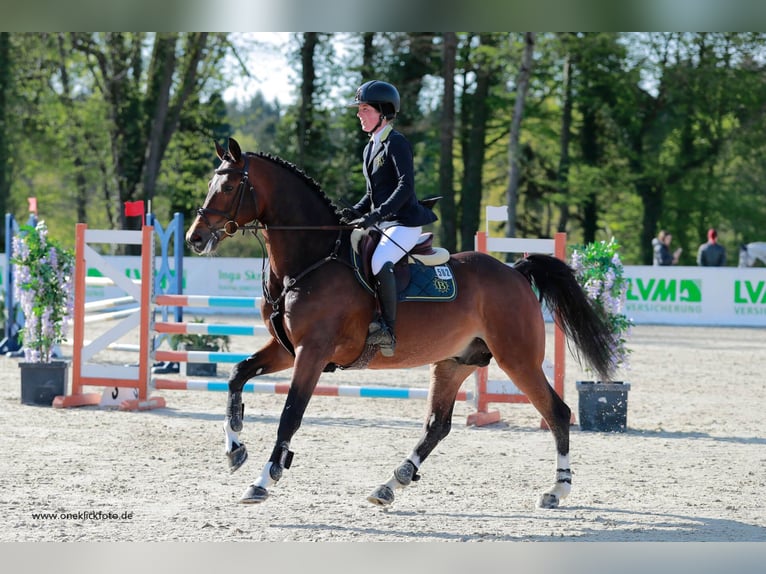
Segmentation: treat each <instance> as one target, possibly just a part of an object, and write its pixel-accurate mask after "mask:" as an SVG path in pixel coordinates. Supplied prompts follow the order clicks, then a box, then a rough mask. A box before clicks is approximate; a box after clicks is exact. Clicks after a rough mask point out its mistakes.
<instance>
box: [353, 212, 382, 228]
mask: <svg viewBox="0 0 766 574" xmlns="http://www.w3.org/2000/svg"><path fill="white" fill-rule="evenodd" d="M378 221H380V214H379V213H377V212H375V211H371V212H370V213H368V214H367V215H364V216H363V217H359V218H357V219H354V220H353V221H351V222H349V225H353V226H354V227H359V228H361V229H367V228H368V227H372V226H373V225H375V224H376V223H377V222H378Z"/></svg>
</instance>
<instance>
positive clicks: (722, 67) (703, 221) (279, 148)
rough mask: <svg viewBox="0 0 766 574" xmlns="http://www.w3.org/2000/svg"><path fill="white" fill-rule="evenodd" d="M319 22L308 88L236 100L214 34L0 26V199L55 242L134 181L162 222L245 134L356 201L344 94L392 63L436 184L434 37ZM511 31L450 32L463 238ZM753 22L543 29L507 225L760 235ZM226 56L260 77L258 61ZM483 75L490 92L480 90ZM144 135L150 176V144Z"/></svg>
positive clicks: (507, 63) (124, 196)
mask: <svg viewBox="0 0 766 574" xmlns="http://www.w3.org/2000/svg"><path fill="white" fill-rule="evenodd" d="M306 37H307V36H306V35H305V34H302V33H301V34H295V35H294V36H292V37H291V40H290V42H289V43H288V44H287V45H286V46H285V47H283V49H285V50H287V51H288V52H290V57H291V60H290V62H291V66H290V67H291V68H292V70H286V71H285V76H286V77H291V78H293V79H294V83H295V89H294V92H295V94H296V95H297V94H300V92H301V90H300V88H301V83H300V78H301V77H302V75H301V66H302V60H301V58H300V56H301V50H300V48H301V46H302V45H303V44H302V42H304V41H305V39H306ZM313 38H315V39H316V40H317V43H316V45H315V51H314V60H313V69H314V71H315V76H314V82H313V91H312V92H311V94H310V101H308V102H303V101H301V100H300V99H297V100H296V101H295V103H294V104H289V105H285V104H283V103H276V102H273V103H269V102H266V101H264V98H263V96H262V95H260V94H256V95H255V96H253V98H252V99H251V100H250V101H245V102H239V103H238V105H237V106H236V107H235V106H234V105H233V104H232V103H231V102H224V101H223V98H222V96H221V94H223V93H225V90H226V88H227V87H228V85H230V83H231V78H232V77H233V75H232V73H231V72H232V70H231V68H232V66H225V65H221V63H222V58H223V56H224V54H230V53H231V49H232V45H233V44H232V41H231V40H232V38H231V37H229V36H228V35H226V34H207V35H205V34H199V33H163V34H152V33H46V34H17V33H5V34H3V36H2V39H3V41H4V42H5V40H7V42H5V43H4V44H3V46H5V48H4V51H3V53H7V56H5V58H4V59H2V58H0V73H1V74H3V77H4V78H5V77H8V81H7V82H2V84H3V85H2V93H3V95H4V97H5V98H6V100H5V103H4V104H3V105H4V108H5V110H6V111H5V119H4V121H5V123H3V124H1V125H0V132H2V133H0V173H1V174H3V175H4V177H5V182H6V183H5V185H3V184H2V181H3V178H2V177H0V205H3V201H5V209H6V210H7V211H10V212H12V213H14V214H15V215H16V216H17V219H25V218H26V206H27V201H26V200H27V197H28V196H35V197H37V198H38V204H39V206H40V214H41V216H43V217H45V218H46V220H47V221H48V223H49V225H50V233H51V235H52V237H54V238H56V239H57V240H60V241H61V242H62V244H64V245H72V244H73V242H74V240H73V233H72V229H73V226H74V224H75V222H77V221H84V222H87V223H88V224H89V225H90V226H91V227H96V228H119V227H121V226H122V225H123V223H124V222H123V221H122V201H124V200H128V199H130V200H135V199H140V198H145V199H147V198H152V207H153V211H154V212H155V214H156V215H157V216H158V218H159V220H160V221H167V220H169V219H170V217H171V216H172V214H173V213H174V212H175V211H181V212H182V213H184V214H185V215H186V216H187V218H191V216H192V215H193V213H194V211H193V210H194V209H195V208H196V207H197V206H198V205H199V204H200V203H202V201H203V198H204V195H205V189H206V183H207V181H208V179H209V178H210V176H211V173H212V170H213V168H214V167H215V163H216V158H215V156H214V154H213V146H212V141H213V140H218V141H223V140H224V139H225V138H226V137H227V136H229V135H234V136H235V137H238V139H239V140H240V141H241V142H242V144H243V149H248V150H250V151H266V152H269V153H273V154H276V155H280V156H282V157H284V158H285V159H286V160H288V161H291V162H293V163H296V164H297V165H298V166H299V167H301V168H302V169H304V170H305V171H306V172H307V173H308V174H309V175H311V176H312V177H313V178H314V179H316V180H317V181H318V182H320V184H321V185H322V188H323V189H324V190H325V192H326V193H327V194H328V195H329V196H330V197H331V198H333V199H334V200H336V201H341V200H343V201H347V202H355V201H356V200H358V199H359V197H360V196H361V194H362V193H364V180H363V177H362V172H361V160H360V158H361V149H362V146H363V145H364V143H365V134H363V133H362V132H361V130H360V129H359V123H358V120H357V119H356V117H355V115H354V111H353V110H352V109H349V108H347V107H345V104H346V103H347V102H348V101H349V100H350V99H351V98H352V96H353V93H354V90H355V88H356V86H358V85H359V84H360V83H361V82H362V81H364V80H367V79H371V78H381V79H385V80H388V81H391V82H392V83H394V84H396V85H397V86H398V87H399V88H400V91H401V93H402V112H401V114H400V117H399V119H398V120H397V128H398V129H400V130H402V131H403V132H404V133H405V134H406V135H407V137H408V139H410V141H411V143H412V144H413V147H414V150H415V167H416V176H415V178H416V193H417V194H418V196H419V197H425V196H427V195H439V194H442V192H443V190H441V189H440V188H439V176H438V172H439V169H438V166H439V159H440V158H439V154H440V147H439V135H440V133H439V122H440V121H441V120H442V114H443V110H442V109H441V92H440V90H441V89H442V85H443V83H442V81H441V78H440V74H441V65H442V62H441V56H442V54H441V48H442V46H441V36H440V35H439V34H433V33H406V32H389V33H367V34H355V33H343V34H325V33H321V34H316V35H315V36H314V37H313ZM521 38H522V34H520V33H481V34H479V33H471V32H462V33H458V34H457V39H458V56H457V61H456V66H457V67H456V70H455V91H456V109H455V117H454V133H455V139H454V153H453V155H452V161H453V164H454V170H453V171H454V179H455V181H454V190H455V212H456V213H455V217H456V222H455V223H456V224H457V225H456V226H455V228H456V230H458V231H459V232H460V233H461V235H462V237H461V238H460V240H461V241H460V242H459V243H460V244H461V245H463V246H470V245H472V244H473V237H472V236H473V233H474V232H475V231H476V229H477V227H480V226H482V222H481V214H482V213H483V207H484V206H486V205H503V204H504V203H505V201H506V200H505V192H506V188H507V185H508V164H509V158H508V130H509V127H510V123H511V120H512V119H513V118H512V113H513V102H514V100H515V96H516V94H515V91H516V85H515V82H516V78H517V76H518V72H519V62H520V54H521V50H522V44H521ZM763 39H764V35H763V34H735V33H634V34H618V33H606V32H603V33H567V34H554V33H540V34H538V36H537V43H536V53H535V59H534V67H533V71H532V76H531V79H530V89H529V94H528V96H527V105H526V107H525V111H524V117H523V121H522V126H521V145H522V154H523V157H522V161H521V179H520V182H519V186H520V187H519V201H518V205H517V221H516V228H517V234H518V235H521V236H527V237H550V236H552V235H553V233H555V232H556V231H558V230H560V229H561V230H566V231H567V233H568V236H569V238H570V242H575V243H577V242H585V241H586V238H588V239H590V238H591V237H592V238H593V239H594V240H596V241H598V240H601V239H608V238H610V237H612V236H614V237H617V238H618V239H619V241H620V244H621V245H622V246H624V247H623V250H622V253H621V255H622V258H623V261H625V262H628V263H630V264H640V263H648V261H649V259H648V255H649V253H650V240H651V238H652V237H654V236H655V235H656V231H657V230H658V228H659V227H667V228H669V229H670V230H671V231H672V232H673V234H674V237H675V241H676V243H677V245H679V246H681V247H683V248H684V255H683V256H682V257H683V258H682V263H686V264H692V263H693V257H694V253H695V252H696V247H697V245H698V244H699V243H701V242H702V241H704V238H705V231H706V230H707V228H708V227H711V226H715V227H716V228H718V230H719V237H720V241H721V243H722V244H723V245H724V246H725V247H727V249H728V250H729V252H730V254H732V253H734V252H735V251H736V248H737V245H738V244H739V243H742V242H746V241H753V240H759V239H762V238H763V237H762V229H763V228H764V226H766V204H765V203H764V202H763V200H762V184H761V182H762V180H763V179H764V177H766V168H765V167H764V164H763V162H762V157H763V155H764V153H763V152H764V147H766V135H764V134H765V133H766V132H764V130H763V129H762V121H761V114H762V112H761V107H762V102H763V101H764V100H766V84H764V83H763V82H762V80H761V78H762V76H763V72H764V67H765V66H764V64H763V61H764V58H763V45H764V43H763ZM201 46H202V51H198V48H200V47H201ZM238 49H239V50H240V52H241V53H239V54H238V57H239V59H240V60H241V61H245V60H247V54H246V53H245V52H244V50H245V48H242V47H238ZM304 55H305V54H304ZM192 63H196V64H197V66H196V67H190V66H191V64H192ZM565 63H568V64H569V67H568V68H566V67H565ZM163 64H164V65H167V66H168V67H167V68H165V67H163ZM163 70H165V71H167V72H168V75H164V72H163ZM565 71H566V72H567V73H568V74H569V76H568V78H569V79H570V84H569V85H570V87H571V91H570V92H569V93H567V92H565V91H564V86H565V85H567V84H566V83H565V82H564V81H563V80H564V77H565V76H564V74H565ZM236 73H240V74H241V73H252V74H253V75H254V76H255V77H258V79H263V78H261V77H259V76H258V73H257V71H256V70H254V69H253V68H252V67H250V68H247V69H246V70H242V69H239V68H238V69H237V71H236ZM191 77H194V81H193V83H191V84H186V83H185V82H186V81H187V80H188V78H191ZM484 80H488V81H489V84H488V87H487V90H486V92H482V91H479V85H480V82H481V81H484ZM187 88H188V89H187ZM187 94H188V97H186V99H185V100H183V99H182V96H184V97H185V95H187ZM163 102H165V103H167V110H164V108H163V105H164V104H163ZM181 102H183V103H182V105H181V106H180V108H179V107H177V106H178V104H181ZM567 105H569V106H570V107H571V124H570V125H569V127H568V129H569V130H570V133H569V139H568V147H567V151H568V154H567V156H566V157H565V155H564V154H563V153H562V148H561V144H562V141H563V139H562V130H563V129H564V125H565V124H564V122H563V121H562V120H563V118H564V110H565V108H566V106H567ZM174 106H175V107H174ZM301 106H308V107H310V109H308V110H307V109H303V110H302V109H301ZM0 107H2V106H0ZM163 110H164V111H166V112H167V114H165V115H163ZM176 111H177V112H178V115H177V117H176V116H175V115H174V113H175V112H176ZM307 111H308V112H310V113H308V115H305V114H304V115H302V112H307ZM301 117H304V118H309V119H310V122H309V124H308V125H309V129H310V133H308V134H304V136H305V137H303V138H302V140H301V141H304V142H308V145H307V146H305V147H304V148H301V146H299V139H298V136H297V128H296V126H297V125H298V119H299V118H301ZM163 118H164V119H163ZM482 130H483V131H482ZM3 149H4V150H5V152H4V153H3ZM155 153H156V154H157V157H159V164H158V171H157V177H156V179H153V178H152V177H150V175H151V171H152V169H153V168H152V167H151V165H149V164H148V163H147V158H148V157H150V156H153V154H155ZM562 174H566V177H565V178H564V179H562ZM437 212H438V207H437ZM441 223H442V222H441V221H440V222H438V223H437V224H436V225H435V227H436V231H438V228H439V226H440V225H441ZM220 254H221V255H230V256H252V257H255V256H260V255H261V253H260V247H259V245H258V243H257V242H255V241H245V240H242V238H237V239H236V240H234V239H232V240H229V241H227V242H224V244H223V246H222V250H221V253H220ZM735 259H736V258H735V257H730V258H729V260H730V261H734V260H735Z"/></svg>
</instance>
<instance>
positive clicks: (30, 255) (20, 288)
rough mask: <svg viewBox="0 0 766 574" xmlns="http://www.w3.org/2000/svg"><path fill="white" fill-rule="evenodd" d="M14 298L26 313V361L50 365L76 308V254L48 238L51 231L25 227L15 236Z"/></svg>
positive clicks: (23, 336)
mask: <svg viewBox="0 0 766 574" xmlns="http://www.w3.org/2000/svg"><path fill="white" fill-rule="evenodd" d="M11 262H12V263H13V265H14V266H15V283H14V296H15V298H16V299H17V300H18V301H19V305H20V306H21V310H22V311H23V312H24V327H23V329H22V330H21V333H20V334H21V340H22V343H23V349H24V355H25V358H26V360H28V361H30V362H36V363H49V362H50V361H51V353H52V351H53V347H54V346H55V345H57V344H59V343H61V342H62V340H63V339H64V335H65V334H66V331H67V328H68V322H69V320H70V319H71V314H72V307H73V303H74V300H73V297H74V293H73V289H72V280H73V277H72V274H73V272H74V253H73V252H71V251H69V250H67V249H64V248H62V247H61V246H60V245H59V244H58V243H57V242H56V241H54V240H52V239H51V238H50V237H48V227H47V226H46V224H45V222H44V221H40V222H39V223H38V224H37V226H36V227H31V226H22V227H21V229H20V231H19V233H18V234H17V235H16V236H14V244H13V257H12V258H11Z"/></svg>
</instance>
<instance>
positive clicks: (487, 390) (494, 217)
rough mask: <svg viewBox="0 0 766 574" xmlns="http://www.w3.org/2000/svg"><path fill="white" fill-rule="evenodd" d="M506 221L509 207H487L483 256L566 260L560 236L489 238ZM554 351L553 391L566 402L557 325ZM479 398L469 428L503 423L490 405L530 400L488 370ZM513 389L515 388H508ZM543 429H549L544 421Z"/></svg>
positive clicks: (562, 341) (480, 237) (479, 246)
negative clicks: (496, 254) (492, 378)
mask: <svg viewBox="0 0 766 574" xmlns="http://www.w3.org/2000/svg"><path fill="white" fill-rule="evenodd" d="M505 220H507V207H505V206H503V207H491V206H490V207H487V231H479V232H477V233H476V238H475V244H476V251H479V252H481V253H489V252H490V251H493V252H500V253H548V254H552V255H553V256H554V257H557V258H558V259H561V260H562V261H565V260H566V241H567V235H566V233H563V232H558V233H556V235H555V236H554V238H553V239H523V238H510V237H502V238H501V237H489V222H490V221H505ZM553 344H554V347H553V349H554V350H553V388H554V390H555V391H556V393H558V395H559V396H560V397H561V398H562V399H563V398H564V375H565V368H566V338H565V335H564V331H562V330H561V328H560V327H559V326H558V325H554V343H553ZM475 377H476V395H475V397H474V405H475V408H476V412H474V413H471V414H469V415H468V418H467V420H466V424H468V425H475V426H484V425H488V424H492V423H496V422H498V421H500V411H498V410H489V405H490V403H528V402H529V399H527V397H526V396H525V395H524V394H523V393H521V392H520V391H519V390H518V389H517V388H516V387H515V385H513V384H512V383H510V384H509V382H508V381H490V380H489V369H488V368H487V367H480V368H479V369H477V370H476V375H475ZM509 387H512V388H509ZM540 426H541V428H547V424H546V423H545V420H542V421H541V423H540Z"/></svg>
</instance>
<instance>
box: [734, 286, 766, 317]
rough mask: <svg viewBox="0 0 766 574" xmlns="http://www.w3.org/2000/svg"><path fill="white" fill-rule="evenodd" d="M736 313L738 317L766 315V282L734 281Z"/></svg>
mask: <svg viewBox="0 0 766 574" xmlns="http://www.w3.org/2000/svg"><path fill="white" fill-rule="evenodd" d="M734 312H735V313H736V314H737V315H766V281H748V280H747V279H745V280H740V279H737V280H736V281H734Z"/></svg>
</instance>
